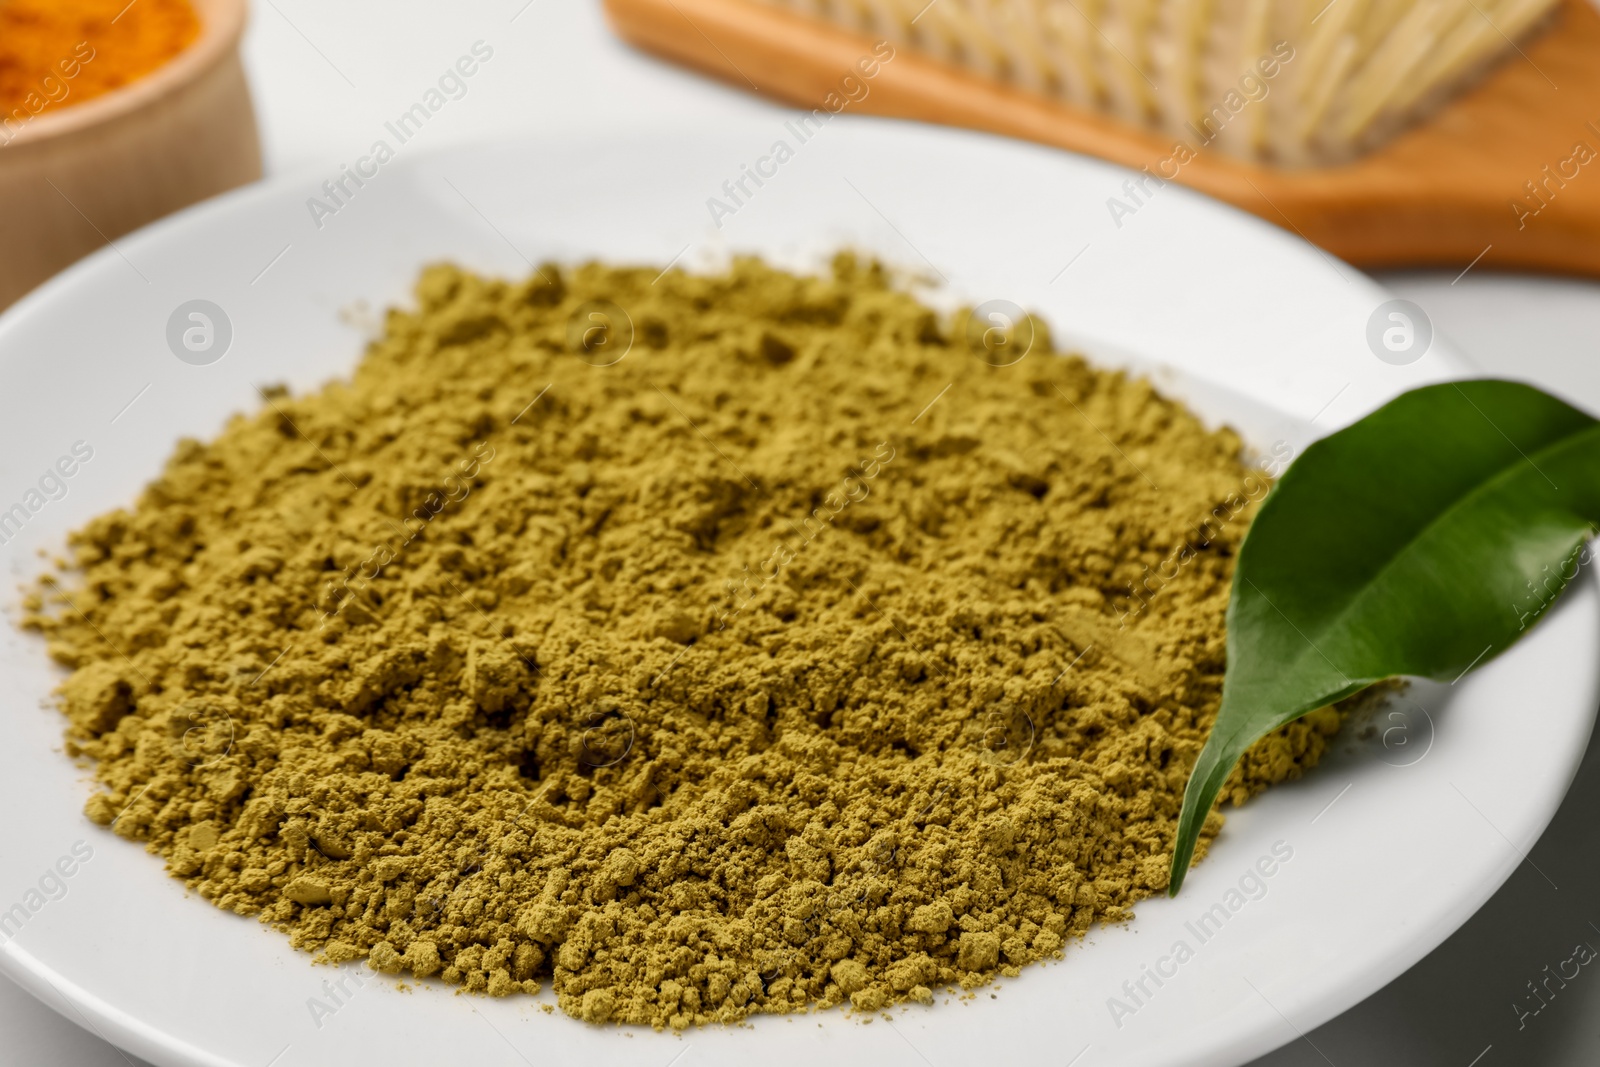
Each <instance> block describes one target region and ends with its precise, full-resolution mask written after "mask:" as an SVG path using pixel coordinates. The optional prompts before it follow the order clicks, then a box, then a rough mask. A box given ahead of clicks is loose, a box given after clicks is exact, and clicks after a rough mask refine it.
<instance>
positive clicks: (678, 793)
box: [29, 255, 1338, 1028]
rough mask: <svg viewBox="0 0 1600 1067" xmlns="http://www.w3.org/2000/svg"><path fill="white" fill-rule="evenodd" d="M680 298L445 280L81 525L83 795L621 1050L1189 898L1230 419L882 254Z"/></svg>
mask: <svg viewBox="0 0 1600 1067" xmlns="http://www.w3.org/2000/svg"><path fill="white" fill-rule="evenodd" d="M655 279H656V272H655V271H653V270H648V269H619V268H612V267H606V266H602V265H596V264H591V265H587V266H581V267H576V268H569V269H566V270H562V269H559V268H557V267H555V266H545V267H543V268H541V269H540V270H539V271H538V272H537V273H536V274H535V275H534V276H533V277H532V278H530V279H529V280H527V281H526V282H522V283H509V282H504V281H496V280H486V279H483V278H480V277H476V276H474V275H471V274H469V273H465V272H463V271H460V270H457V269H454V268H450V267H436V268H431V269H430V270H428V271H427V272H426V273H425V275H424V276H423V277H422V279H421V281H420V283H419V284H418V286H417V304H416V306H415V307H414V308H413V309H410V310H394V311H391V312H389V315H388V320H387V325H386V330H385V333H384V335H383V337H382V338H381V339H379V340H377V341H376V342H374V343H373V344H372V345H371V346H370V347H369V350H368V351H367V353H366V356H365V358H364V359H363V360H362V362H361V364H360V365H359V367H358V368H357V369H356V371H355V373H354V375H353V377H352V378H351V379H350V380H349V381H347V382H339V383H335V384H331V385H329V386H327V387H325V388H323V389H322V390H320V391H318V392H315V393H312V394H310V395H305V396H299V397H291V396H290V395H288V393H287V392H286V391H284V390H282V389H274V390H269V391H267V392H265V393H264V396H263V400H264V403H263V406H262V408H261V410H260V411H259V412H257V413H255V414H251V415H241V416H237V417H235V418H234V419H233V420H232V421H231V422H230V423H229V424H228V425H227V427H226V428H225V429H224V431H223V432H222V433H221V435H220V436H219V437H217V439H216V440H214V441H212V442H210V443H201V442H198V441H193V440H186V441H184V442H182V443H181V444H180V445H179V447H178V448H177V450H176V452H175V454H174V455H173V457H172V458H171V460H170V461H169V463H168V465H167V467H166V469H165V471H164V472H163V473H162V474H161V476H160V477H159V478H158V479H156V481H154V482H153V483H152V484H151V485H150V486H149V487H148V488H147V489H146V490H145V491H144V492H143V494H142V495H141V496H140V498H139V499H138V501H137V503H136V504H135V505H133V506H132V507H130V508H128V509H125V510H118V511H114V512H112V513H110V514H107V515H104V516H102V517H100V518H99V519H96V520H95V521H93V522H91V523H90V524H89V525H88V526H87V527H86V528H84V529H83V530H82V531H80V532H79V533H78V534H76V535H75V536H74V538H73V540H72V546H71V547H72V553H73V571H72V572H71V573H70V574H69V575H67V576H65V577H64V579H63V581H62V583H61V584H60V585H58V586H52V585H50V584H49V583H44V584H42V585H41V586H40V589H39V592H38V593H37V594H36V599H35V601H34V604H35V608H36V610H35V612H34V614H33V615H32V617H31V619H30V622H29V625H32V626H34V627H36V628H38V629H40V630H42V631H43V632H44V634H45V635H46V637H47V638H48V640H49V642H50V648H51V651H52V653H53V654H54V655H55V656H56V657H57V658H58V659H59V660H60V661H61V662H62V663H64V664H65V665H66V666H67V667H69V668H71V669H72V673H71V675H70V677H69V678H68V679H67V681H66V682H65V684H64V685H63V686H62V690H61V704H62V707H63V710H64V711H65V712H66V715H67V716H68V718H69V720H70V728H69V740H70V746H71V749H72V751H74V752H79V753H82V754H84V755H87V756H89V757H92V758H93V759H94V760H95V761H96V773H97V775H98V777H99V781H100V783H101V784H102V786H103V790H102V791H100V792H97V793H96V794H95V795H94V797H92V798H91V799H90V801H89V802H88V804H87V806H86V811H87V813H88V815H89V817H90V818H91V819H93V820H94V821H96V822H98V823H101V824H102V825H106V826H109V827H110V828H111V829H112V830H113V831H114V832H116V833H118V834H121V835H123V836H125V837H128V838H131V839H135V840H140V841H144V842H146V843H147V846H148V848H149V849H150V851H152V852H154V853H157V854H159V855H161V856H164V857H165V858H166V861H167V864H168V867H169V869H170V871H171V872H172V873H173V874H174V875H175V876H177V877H179V878H182V879H183V880H184V881H185V882H186V883H187V884H188V885H189V886H190V887H191V888H193V889H194V890H195V891H197V892H198V893H199V894H200V895H201V896H203V897H205V898H206V899H208V900H210V901H212V902H213V903H215V904H216V905H218V906H220V907H223V908H228V909H231V910H233V911H235V912H238V913H240V914H244V915H258V916H260V917H261V919H262V920H263V921H265V922H269V923H271V924H274V925H276V926H278V927H280V928H282V929H284V930H286V931H287V932H288V933H289V935H290V936H291V938H292V940H293V943H294V944H295V945H297V946H299V947H301V948H304V949H307V950H311V951H315V952H318V953H320V954H322V955H323V956H324V957H325V958H328V959H331V960H347V959H355V958H363V957H364V958H365V959H366V960H367V962H368V964H369V965H370V966H371V967H373V968H374V969H376V970H378V971H380V972H383V973H385V974H410V975H415V976H417V977H429V976H432V975H438V976H439V977H440V978H442V979H443V980H444V981H446V982H449V983H452V984H455V985H457V986H460V987H461V988H463V989H466V990H469V991H473V992H480V993H488V994H490V995H495V996H501V995H507V994H512V993H516V992H534V991H537V990H538V989H539V988H541V983H543V982H549V983H551V985H552V986H553V988H554V990H555V992H556V994H557V996H558V997H559V1001H560V1004H561V1006H562V1008H563V1009H564V1010H566V1011H567V1012H568V1013H570V1014H572V1015H574V1016H576V1017H579V1018H582V1019H586V1020H589V1021H591V1022H595V1023H636V1024H647V1025H652V1026H657V1027H679V1028H681V1027H684V1026H688V1025H691V1024H697V1023H704V1022H709V1021H729V1020H736V1019H739V1018H742V1017H745V1016H747V1015H749V1014H751V1013H755V1012H786V1011H793V1010H799V1009H805V1008H808V1007H815V1006H828V1005H834V1004H840V1003H844V1002H847V1001H848V1002H849V1003H850V1004H852V1005H853V1006H854V1007H855V1008H856V1009H858V1010H861V1011H867V1012H871V1011H877V1010H880V1009H882V1008H883V1007H884V1006H886V1005H889V1004H892V1003H895V1002H899V1001H906V1000H914V1001H920V1002H924V1003H926V1002H929V1001H931V1000H932V999H933V992H932V991H933V990H935V989H938V988H941V987H949V986H951V985H962V986H966V987H969V988H970V987H974V986H977V985H980V984H982V983H984V982H986V981H988V980H989V979H991V978H993V977H994V976H995V975H997V974H1001V973H1005V974H1015V973H1017V969H1018V968H1020V967H1021V966H1023V965H1025V964H1028V963H1031V962H1034V961H1037V960H1040V959H1045V958H1051V957H1055V956H1058V955H1060V954H1061V953H1062V951H1063V950H1064V949H1065V948H1066V947H1067V946H1068V943H1069V940H1070V939H1071V938H1073V937H1074V936H1076V935H1081V934H1082V933H1083V932H1084V931H1086V930H1087V929H1088V928H1089V927H1090V926H1091V925H1092V924H1093V923H1095V922H1097V921H1116V920H1120V919H1123V918H1126V917H1127V916H1128V915H1129V914H1130V912H1129V908H1130V907H1131V906H1132V905H1133V904H1134V903H1135V902H1136V901H1138V900H1140V899H1142V898H1144V897H1147V896H1150V895H1151V894H1153V893H1157V892H1159V891H1161V890H1162V889H1164V888H1165V886H1166V883H1167V865H1168V863H1169V857H1170V854H1171V848H1172V842H1173V837H1174V832H1175V826H1176V820H1177V815H1178V811H1179V806H1180V802H1181V797H1182V792H1183V787H1184V784H1185V780H1186V777H1187V775H1188V771H1189V768H1190V766H1191V765H1192V763H1193V761H1194V759H1195V756H1196V755H1197V753H1198V751H1199V749H1200V746H1201V744H1202V742H1203V740H1204V737H1205V733H1206V731H1207V729H1208V728H1209V726H1210V724H1211V722H1212V720H1213V718H1214V716H1215V713H1216V708H1217V702H1218V696H1219V692H1220V686H1221V681H1222V674H1223V667H1224V661H1225V652H1224V647H1225V646H1224V637H1223V617H1224V611H1225V608H1226V605H1227V596H1228V585H1229V581H1230V577H1231V568H1232V558H1233V554H1234V552H1235V551H1236V549H1237V547H1238V544H1239V541H1240V538H1241V537H1242V535H1243V530H1244V526H1245V522H1246V519H1247V516H1248V514H1249V513H1250V511H1251V509H1252V507H1253V501H1254V500H1256V499H1258V498H1259V496H1260V495H1261V493H1263V492H1264V491H1265V482H1264V481H1263V480H1262V477H1261V475H1260V474H1259V473H1258V472H1254V471H1253V470H1252V469H1251V468H1248V467H1246V466H1245V465H1243V464H1242V463H1241V461H1240V442H1239V440H1238V439H1237V438H1236V437H1235V436H1233V435H1232V434H1231V433H1229V432H1226V431H1223V432H1212V431H1208V430H1207V429H1205V428H1204V427H1203V426H1202V425H1201V424H1200V423H1199V422H1198V421H1197V420H1196V419H1195V418H1194V417H1193V416H1191V415H1190V414H1189V413H1187V412H1186V411H1185V410H1184V409H1183V408H1182V407H1181V406H1179V405H1177V404H1174V403H1172V402H1170V401H1168V400H1165V399H1164V398H1162V397H1161V396H1159V395H1158V394H1156V393H1155V392H1154V391H1153V390H1152V388H1151V387H1150V385H1149V384H1148V383H1147V382H1145V381H1142V380H1135V379H1131V378H1129V377H1126V376H1125V375H1122V374H1119V373H1109V372H1102V371H1098V370H1095V369H1093V368H1091V367H1090V366H1088V365H1087V364H1085V363H1084V362H1083V361H1082V360H1080V359H1077V358H1075V357H1065V356H1059V355H1056V354H1055V353H1054V352H1053V351H1052V350H1051V346H1050V341H1049V338H1048V337H1047V336H1045V334H1044V331H1043V329H1042V328H1040V329H1039V330H1038V331H1037V335H1036V336H1035V339H1034V342H1033V351H1031V352H1030V353H1029V354H1028V356H1027V358H1025V359H1022V360H1021V361H1020V362H1016V363H1014V364H1012V365H1008V366H994V365H991V364H992V363H994V362H1000V361H996V360H992V359H990V360H986V359H982V358H977V357H978V356H980V355H985V354H986V352H985V351H984V350H981V349H980V350H979V351H976V352H975V351H974V350H973V348H972V347H971V346H970V345H969V344H968V343H967V342H966V337H967V336H968V331H966V330H964V329H963V327H962V324H961V320H960V318H959V316H958V317H957V321H954V322H952V321H950V320H948V319H946V318H945V317H942V316H940V315H938V314H936V313H935V312H933V311H931V310H930V309H928V308H927V307H924V306H923V305H922V304H920V303H919V302H918V301H916V300H915V299H914V298H913V297H911V296H909V295H907V294H906V293H903V292H900V291H897V290H896V289H895V288H894V287H893V286H892V285H891V284H890V283H889V281H888V280H887V278H886V276H885V273H884V271H883V270H882V268H881V267H879V266H877V265H876V264H870V263H864V262H860V261H858V260H856V259H855V258H853V257H851V256H849V255H841V256H840V257H838V258H837V259H836V260H835V263H834V268H833V272H832V274H831V276H828V277H801V276H795V275H791V274H787V273H784V272H781V271H778V270H775V269H773V268H770V267H767V266H764V265H762V264H760V263H759V262H755V261H749V260H744V261H738V262H736V263H735V264H734V265H733V267H732V268H731V269H730V270H729V271H728V272H727V273H724V274H721V275H716V276H693V275H689V274H687V273H684V272H681V271H669V272H668V273H666V274H665V275H663V276H661V277H660V278H659V280H655ZM608 346H609V347H608ZM1173 560H1176V561H1178V563H1179V564H1181V565H1179V566H1175V567H1173V566H1166V565H1165V562H1164V561H1173ZM1153 568H1154V569H1163V568H1164V570H1163V575H1162V577H1163V583H1162V584H1161V586H1160V589H1159V594H1158V595H1153V596H1149V597H1147V598H1146V597H1142V596H1141V597H1140V598H1138V599H1139V604H1138V608H1137V610H1132V606H1133V602H1134V598H1133V597H1132V596H1131V595H1130V590H1132V588H1133V587H1134V586H1135V584H1136V583H1140V582H1145V577H1146V576H1147V575H1148V574H1149V573H1150V571H1151V570H1152V569H1153ZM1166 571H1171V572H1172V573H1171V575H1170V577H1169V576H1168V575H1167V574H1166V573H1165V572H1166ZM1145 588H1146V589H1147V590H1148V589H1149V588H1150V586H1149V583H1148V582H1145ZM69 603H70V605H71V606H70V607H67V605H68V604H69ZM1337 724H1338V720H1337V717H1335V716H1332V715H1322V716H1313V717H1308V718H1307V719H1305V720H1302V721H1300V722H1297V723H1295V724H1292V725H1291V726H1290V727H1287V728H1285V729H1284V730H1282V731H1279V732H1278V733H1276V734H1274V735H1272V736H1271V737H1269V738H1267V739H1265V740H1264V741H1263V742H1262V744H1261V745H1258V746H1257V748H1256V749H1255V750H1253V751H1252V753H1251V755H1250V756H1249V757H1248V758H1247V759H1246V760H1245V761H1244V763H1243V764H1242V767H1241V770H1239V771H1236V772H1235V775H1234V778H1233V779H1232V780H1231V782H1230V785H1229V788H1228V790H1227V793H1228V795H1229V796H1231V797H1232V798H1233V799H1234V800H1235V801H1239V800H1242V799H1244V798H1246V797H1248V796H1249V795H1251V794H1252V793H1254V792H1256V791H1258V790H1259V789H1261V788H1263V787H1265V786H1266V785H1268V784H1270V783H1272V782H1275V781H1278V780H1281V779H1284V778H1287V777H1293V776H1296V775H1298V774H1299V773H1300V772H1301V770H1302V769H1303V768H1305V767H1307V766H1309V765H1311V764H1313V763H1314V762H1315V761H1316V760H1317V758H1318V757H1319V756H1320V755H1321V753H1322V751H1323V748H1324V747H1325V744H1326V738H1327V736H1328V735H1329V734H1330V733H1331V732H1332V731H1333V730H1334V729H1336V728H1337ZM1219 826H1220V816H1218V815H1215V814H1213V816H1212V817H1211V819H1210V820H1209V821H1208V824H1207V828H1206V835H1207V837H1208V838H1209V837H1210V836H1212V835H1214V834H1215V833H1216V831H1217V829H1218V828H1219Z"/></svg>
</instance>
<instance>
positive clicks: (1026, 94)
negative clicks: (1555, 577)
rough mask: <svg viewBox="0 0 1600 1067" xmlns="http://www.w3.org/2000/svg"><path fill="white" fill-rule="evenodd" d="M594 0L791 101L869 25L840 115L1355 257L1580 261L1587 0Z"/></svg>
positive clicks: (1594, 268)
mask: <svg viewBox="0 0 1600 1067" xmlns="http://www.w3.org/2000/svg"><path fill="white" fill-rule="evenodd" d="M606 8H607V11H608V13H609V15H610V18H611V21H612V23H613V25H614V26H615V27H616V29H617V31H618V32H619V33H620V34H621V35H622V36H623V37H624V38H626V39H627V40H629V41H630V42H632V43H633V44H635V45H637V46H638V47H640V48H643V49H646V50H648V51H651V52H655V53H657V54H660V55H662V56H665V57H668V58H670V59H673V60H676V61H678V62H681V63H685V64H687V65H689V66H692V67H695V68H698V69H700V70H702V71H705V72H707V73H709V74H712V75H715V76H717V77H719V78H722V79H723V80H725V81H728V82H729V83H731V84H734V85H738V86H744V87H749V86H751V85H754V86H755V87H756V88H757V89H758V91H760V92H761V93H763V94H765V95H768V96H772V97H774V98H777V99H779V100H783V101H787V102H789V103H793V104H798V105H801V106H803V107H807V108H815V107H819V106H823V102H824V101H825V100H827V99H828V94H830V93H834V94H837V93H838V92H839V86H840V83H841V77H848V76H851V75H853V74H855V73H856V72H857V71H858V69H859V64H860V63H861V61H862V59H863V57H870V56H872V55H874V46H875V45H878V44H879V42H884V41H887V42H889V43H890V45H891V46H892V48H893V55H894V58H893V61H892V62H886V63H881V64H874V73H873V75H872V84H871V92H870V93H866V94H862V96H861V98H860V99H859V101H852V102H851V103H850V105H849V106H850V109H851V110H852V111H861V112H870V113H873V114H878V115H887V116H894V117H900V118H909V119H920V120H923V121H927V122H938V123H945V124H949V125H955V126H964V127H968V128H972V129H980V130H989V131H992V132H995V133H1002V134H1007V135H1011V136H1015V137H1021V138H1025V139H1029V140H1033V141H1039V142H1042V143H1045V144H1051V145H1057V146H1059V147H1062V148H1067V149H1071V150H1073V151H1077V152H1084V153H1087V154H1091V155H1096V156H1100V157H1102V158H1105V159H1108V160H1111V161H1113V162H1116V163H1121V164H1124V165H1126V166H1129V167H1132V168H1134V169H1136V170H1146V171H1148V173H1149V174H1150V175H1151V176H1152V178H1160V179H1162V180H1173V181H1179V182H1182V183H1184V184H1187V185H1190V186H1192V187H1194V188H1196V189H1199V190H1201V191H1203V192H1206V193H1209V194H1211V195H1212V196H1216V197H1218V198H1220V199H1222V200H1226V201H1229V202H1230V203H1233V204H1236V205H1238V206H1239V207H1242V208H1244V209H1246V210H1248V211H1252V212H1254V213H1255V214H1257V215H1260V216H1262V217H1263V218H1266V219H1268V220H1271V221H1273V222H1275V223H1278V224H1279V225H1281V226H1284V227H1285V228H1288V229H1291V230H1293V231H1295V232H1297V233H1299V234H1301V235H1302V236H1304V237H1305V238H1306V239H1308V240H1310V241H1312V242H1314V243H1316V244H1319V245H1321V246H1323V247H1324V248H1326V249H1328V250H1329V251H1331V252H1333V253H1334V254H1336V255H1338V256H1340V257H1342V258H1344V259H1347V260H1350V261H1351V262H1353V263H1357V264H1360V265H1363V266H1372V267H1378V266H1402V265H1408V266H1410V265H1446V266H1452V267H1456V268H1466V267H1468V266H1471V265H1474V264H1477V265H1480V266H1493V267H1499V268H1513V267H1514V268H1529V269H1543V270H1555V271H1566V272H1573V273H1580V274H1590V275H1600V166H1595V167H1590V166H1589V164H1590V163H1591V162H1594V161H1596V160H1597V159H1600V13H1597V12H1596V10H1595V9H1594V8H1593V7H1592V6H1591V5H1590V3H1589V2H1588V0H1306V2H1304V3H1302V2H1300V0H931V2H929V0H606ZM751 76H753V77H754V78H755V81H752V80H751ZM1590 170H1594V171H1596V172H1597V173H1595V174H1590V173H1589V171H1590ZM1110 210H1112V211H1114V210H1115V205H1111V206H1110Z"/></svg>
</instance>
